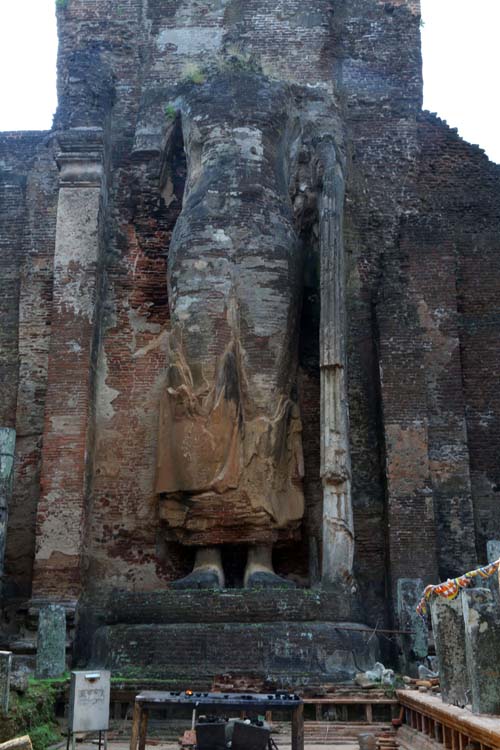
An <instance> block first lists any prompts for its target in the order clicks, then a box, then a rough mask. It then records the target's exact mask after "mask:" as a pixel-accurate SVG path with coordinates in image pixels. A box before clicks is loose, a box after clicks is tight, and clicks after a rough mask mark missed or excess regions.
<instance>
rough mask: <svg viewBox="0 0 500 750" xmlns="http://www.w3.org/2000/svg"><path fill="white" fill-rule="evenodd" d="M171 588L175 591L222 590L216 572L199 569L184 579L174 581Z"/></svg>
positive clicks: (209, 569) (208, 569)
mask: <svg viewBox="0 0 500 750" xmlns="http://www.w3.org/2000/svg"><path fill="white" fill-rule="evenodd" d="M170 586H171V587H172V588H173V589H221V588H222V586H221V583H220V577H219V574H218V572H217V571H216V570H213V569H211V568H199V569H198V570H193V572H192V573H190V574H189V575H187V576H184V578H179V580H178V581H173V582H172V583H171V584H170Z"/></svg>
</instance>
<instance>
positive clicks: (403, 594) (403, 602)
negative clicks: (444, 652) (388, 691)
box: [397, 578, 429, 676]
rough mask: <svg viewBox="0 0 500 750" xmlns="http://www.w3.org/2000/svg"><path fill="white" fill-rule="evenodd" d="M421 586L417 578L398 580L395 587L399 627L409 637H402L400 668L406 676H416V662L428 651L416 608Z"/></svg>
mask: <svg viewBox="0 0 500 750" xmlns="http://www.w3.org/2000/svg"><path fill="white" fill-rule="evenodd" d="M422 591H423V584H422V581H421V580H420V579H419V578H400V579H399V581H398V587H397V608H398V622H399V627H400V628H401V630H403V631H408V633H411V635H409V634H408V635H402V636H400V638H401V645H402V651H403V655H402V659H403V664H402V667H403V669H404V671H405V673H406V674H409V675H412V676H416V675H417V666H418V662H419V661H421V660H422V659H425V657H426V656H427V653H428V650H429V644H428V640H429V639H428V634H427V628H426V626H425V623H424V622H423V620H422V618H421V617H420V616H419V615H418V614H417V612H416V607H417V604H418V603H419V601H420V599H421V598H422Z"/></svg>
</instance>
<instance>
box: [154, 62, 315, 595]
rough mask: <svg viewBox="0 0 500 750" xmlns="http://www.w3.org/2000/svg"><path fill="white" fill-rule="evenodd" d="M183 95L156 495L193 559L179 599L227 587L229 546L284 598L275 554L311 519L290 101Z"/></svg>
mask: <svg viewBox="0 0 500 750" xmlns="http://www.w3.org/2000/svg"><path fill="white" fill-rule="evenodd" d="M188 88H189V90H188V91H187V93H185V94H183V95H182V96H181V97H180V98H179V100H178V103H179V110H180V113H181V114H180V117H181V120H180V122H181V125H180V127H182V137H183V141H184V149H185V152H186V159H187V178H186V184H185V190H184V197H183V205H182V211H181V213H180V215H179V218H178V220H177V222H176V225H175V229H174V232H173V235H172V240H171V245H170V250H169V260H168V290H169V304H170V312H171V325H172V327H171V331H170V334H169V352H168V373H167V383H166V387H165V389H164V392H163V396H162V403H161V413H160V428H159V450H158V466H157V482H156V491H157V492H158V493H159V494H160V498H161V502H160V514H161V517H162V519H163V520H164V521H165V522H166V526H167V529H168V536H169V538H171V539H175V540H176V541H178V542H180V543H182V544H184V545H192V546H194V547H196V555H195V564H194V569H193V572H192V573H191V574H190V575H188V576H186V577H185V578H183V579H181V580H180V581H177V582H175V583H174V584H173V585H174V586H177V587H186V588H210V587H222V586H224V572H223V568H222V563H221V555H220V547H221V545H224V544H238V545H242V544H245V545H247V546H248V557H247V564H246V570H245V575H244V584H245V586H249V587H253V586H269V585H271V586H272V585H286V584H287V583H289V582H287V581H286V580H285V579H282V578H280V577H278V576H277V575H276V574H275V573H274V571H273V567H272V548H273V545H274V544H275V543H276V542H279V541H285V540H290V539H294V538H297V537H298V535H299V534H300V524H301V519H302V515H303V511H304V496H303V489H302V476H303V459H302V444H301V421H300V415H299V409H298V405H297V403H296V401H295V395H294V389H295V381H296V371H297V348H298V315H299V311H300V301H301V287H302V282H301V276H302V262H301V249H300V243H299V240H298V237H297V234H296V230H295V227H294V217H293V209H292V204H291V201H290V197H289V184H290V176H291V175H292V174H293V172H294V169H295V158H296V151H297V146H298V128H297V123H296V117H295V116H294V114H293V102H292V98H291V96H290V93H289V90H288V88H287V87H286V86H284V85H283V84H280V83H274V82H270V81H269V80H268V79H266V78H265V77H263V76H260V75H254V74H248V75H244V74H239V75H219V76H216V77H214V78H213V79H212V80H211V81H209V82H208V83H205V84H204V85H202V86H195V85H193V86H191V87H188Z"/></svg>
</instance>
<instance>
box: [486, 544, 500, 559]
mask: <svg viewBox="0 0 500 750" xmlns="http://www.w3.org/2000/svg"><path fill="white" fill-rule="evenodd" d="M486 558H487V560H488V562H489V563H492V562H496V561H497V560H499V559H500V540H498V539H489V540H488V542H487V543H486Z"/></svg>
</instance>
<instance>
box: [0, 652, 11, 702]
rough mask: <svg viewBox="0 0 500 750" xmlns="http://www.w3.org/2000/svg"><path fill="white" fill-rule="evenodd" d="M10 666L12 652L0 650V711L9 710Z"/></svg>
mask: <svg viewBox="0 0 500 750" xmlns="http://www.w3.org/2000/svg"><path fill="white" fill-rule="evenodd" d="M11 668H12V652H11V651H0V711H2V712H3V713H7V712H8V710H9V693H10V672H11Z"/></svg>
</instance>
